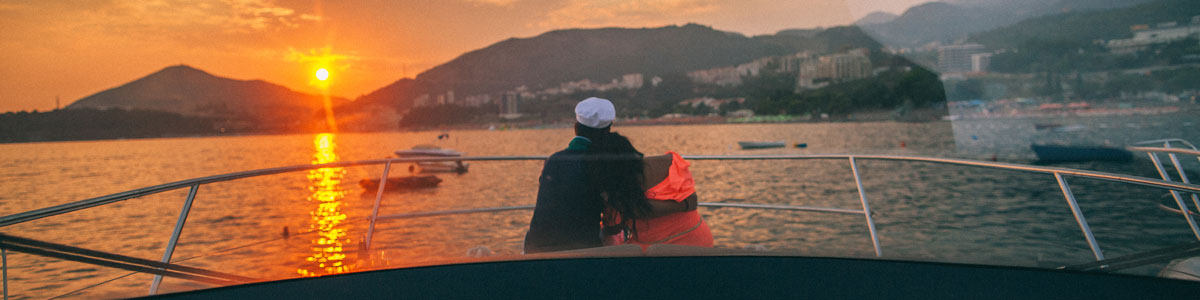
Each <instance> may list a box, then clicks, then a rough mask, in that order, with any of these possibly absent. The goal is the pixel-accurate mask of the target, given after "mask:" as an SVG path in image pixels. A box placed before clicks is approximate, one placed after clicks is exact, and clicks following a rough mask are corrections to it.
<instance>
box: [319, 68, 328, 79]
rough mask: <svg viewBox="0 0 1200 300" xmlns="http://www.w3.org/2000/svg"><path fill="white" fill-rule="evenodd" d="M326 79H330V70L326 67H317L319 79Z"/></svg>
mask: <svg viewBox="0 0 1200 300" xmlns="http://www.w3.org/2000/svg"><path fill="white" fill-rule="evenodd" d="M325 79H329V71H328V70H325V68H320V69H317V80H320V81H325Z"/></svg>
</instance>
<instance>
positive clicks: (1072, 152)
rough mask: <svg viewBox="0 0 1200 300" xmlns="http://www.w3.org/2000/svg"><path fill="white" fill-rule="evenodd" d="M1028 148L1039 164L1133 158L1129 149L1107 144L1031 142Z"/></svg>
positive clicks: (1126, 159) (1128, 159) (1127, 159)
mask: <svg viewBox="0 0 1200 300" xmlns="http://www.w3.org/2000/svg"><path fill="white" fill-rule="evenodd" d="M1030 148H1031V149H1033V152H1034V153H1035V154H1037V158H1038V161H1037V162H1038V163H1041V164H1048V163H1061V162H1081V161H1130V160H1132V159H1133V153H1132V152H1129V150H1125V149H1121V148H1116V147H1109V146H1082V145H1076V146H1071V145H1052V144H1032V145H1030Z"/></svg>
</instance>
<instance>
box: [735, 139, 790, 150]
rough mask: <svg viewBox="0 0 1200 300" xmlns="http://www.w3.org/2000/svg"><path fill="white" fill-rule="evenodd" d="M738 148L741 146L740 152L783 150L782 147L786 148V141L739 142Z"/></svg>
mask: <svg viewBox="0 0 1200 300" xmlns="http://www.w3.org/2000/svg"><path fill="white" fill-rule="evenodd" d="M738 146H741V147H742V150H750V149H769V148H783V147H787V142H786V141H739V142H738Z"/></svg>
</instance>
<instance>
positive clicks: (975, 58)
mask: <svg viewBox="0 0 1200 300" xmlns="http://www.w3.org/2000/svg"><path fill="white" fill-rule="evenodd" d="M991 64H992V54H991V53H975V54H972V55H971V72H987V70H988V66H990V65H991Z"/></svg>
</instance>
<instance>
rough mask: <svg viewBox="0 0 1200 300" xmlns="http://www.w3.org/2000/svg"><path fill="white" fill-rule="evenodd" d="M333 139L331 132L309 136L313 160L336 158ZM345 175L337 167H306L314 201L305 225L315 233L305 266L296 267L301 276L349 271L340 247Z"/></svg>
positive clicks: (333, 160)
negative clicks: (309, 218)
mask: <svg viewBox="0 0 1200 300" xmlns="http://www.w3.org/2000/svg"><path fill="white" fill-rule="evenodd" d="M334 139H335V135H334V134H332V133H322V134H318V135H316V136H315V137H314V138H313V145H314V146H315V148H316V153H315V154H313V162H312V163H313V164H325V163H332V162H336V161H338V156H337V153H336V152H335V151H334V150H335V149H336V148H337V143H336V142H335V140H334ZM345 175H346V170H345V169H344V168H340V167H338V168H319V169H315V170H310V171H308V180H309V182H310V183H311V185H309V187H308V189H309V191H312V195H310V196H309V197H308V201H310V202H316V203H317V206H316V208H315V209H314V210H313V211H312V212H311V215H312V221H311V222H310V224H309V229H310V230H312V231H315V232H316V233H317V237H316V238H315V239H314V240H313V241H312V251H313V254H312V255H311V256H309V257H308V258H306V261H307V263H306V264H307V266H306V267H303V268H299V269H297V270H296V272H298V273H300V275H301V276H321V275H329V274H338V273H345V272H350V271H351V266H350V265H349V264H346V254H345V253H344V252H343V250H342V246H343V245H345V244H349V243H350V240H349V239H343V238H345V237H346V228H344V226H341V223H342V222H343V221H345V220H346V214H345V213H342V198H344V197H345V195H346V191H345V190H343V189H342V185H341V184H342V178H343V177H345Z"/></svg>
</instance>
